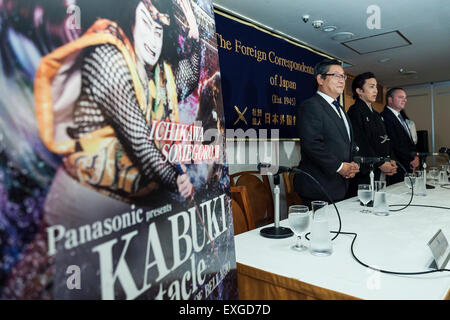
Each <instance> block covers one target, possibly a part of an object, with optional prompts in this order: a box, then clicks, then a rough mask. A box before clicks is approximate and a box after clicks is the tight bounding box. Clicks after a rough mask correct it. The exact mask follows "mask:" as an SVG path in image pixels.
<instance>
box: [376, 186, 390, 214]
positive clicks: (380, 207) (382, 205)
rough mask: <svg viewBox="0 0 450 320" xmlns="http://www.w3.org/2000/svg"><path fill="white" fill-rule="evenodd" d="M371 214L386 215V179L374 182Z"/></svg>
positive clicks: (387, 211)
mask: <svg viewBox="0 0 450 320" xmlns="http://www.w3.org/2000/svg"><path fill="white" fill-rule="evenodd" d="M374 189H375V190H374V192H375V195H374V198H373V214H375V215H377V216H388V215H389V207H388V203H387V194H386V181H375V182H374Z"/></svg>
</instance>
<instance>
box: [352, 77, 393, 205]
mask: <svg viewBox="0 0 450 320" xmlns="http://www.w3.org/2000/svg"><path fill="white" fill-rule="evenodd" d="M352 92H353V99H355V104H353V105H352V106H351V107H350V108H349V109H348V112H347V115H348V117H349V119H350V121H351V123H352V127H353V132H354V134H355V141H356V145H357V146H358V148H359V150H358V155H359V156H361V157H393V155H392V150H391V147H390V141H389V137H388V135H387V132H386V128H385V126H384V122H383V119H382V118H381V116H380V114H379V113H378V112H377V111H376V110H374V109H373V108H372V103H374V102H375V101H376V99H377V95H378V89H377V80H376V79H375V75H374V74H373V73H372V72H365V73H361V74H359V75H357V76H356V77H355V79H353V82H352ZM372 168H373V172H374V180H380V178H381V177H382V176H384V177H386V176H392V175H394V174H395V173H396V172H397V165H396V163H395V161H393V160H391V161H381V162H378V163H374V164H373V166H372ZM372 168H371V166H370V165H367V164H363V165H361V166H360V168H359V170H360V172H359V173H357V174H356V176H355V178H354V179H351V180H350V186H349V191H348V196H349V197H354V196H356V195H357V192H358V185H359V184H369V183H370V171H371V169H372ZM384 177H383V180H384Z"/></svg>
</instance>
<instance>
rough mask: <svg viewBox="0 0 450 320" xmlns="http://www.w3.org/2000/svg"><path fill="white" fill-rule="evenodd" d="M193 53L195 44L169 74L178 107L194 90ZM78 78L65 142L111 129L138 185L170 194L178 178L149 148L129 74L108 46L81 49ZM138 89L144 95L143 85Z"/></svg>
mask: <svg viewBox="0 0 450 320" xmlns="http://www.w3.org/2000/svg"><path fill="white" fill-rule="evenodd" d="M199 49H200V48H199V45H198V44H196V45H195V46H194V48H193V52H194V53H193V54H192V56H191V57H190V59H184V60H181V61H180V63H179V65H178V68H177V70H175V83H176V87H177V95H178V101H181V100H183V99H184V98H185V97H186V96H187V95H189V94H190V93H191V92H192V90H193V89H194V88H195V87H196V86H197V83H198V78H199V73H200V72H199V71H200V68H199V62H200V55H199ZM81 75H82V88H81V95H80V98H79V100H78V102H77V105H76V107H75V109H74V124H75V126H74V127H72V128H69V129H68V134H69V136H70V137H71V138H73V139H78V138H80V137H81V136H82V135H84V134H86V133H89V132H92V131H94V130H97V129H100V128H102V127H105V126H107V125H111V126H112V127H113V128H114V130H115V132H116V134H117V137H118V138H119V140H120V142H121V144H122V146H123V147H124V149H125V151H126V152H127V154H128V155H129V157H130V158H131V159H132V160H133V162H134V163H135V164H136V165H137V166H138V167H139V168H140V169H141V172H142V174H143V177H144V179H143V181H141V185H142V184H146V183H148V182H149V181H151V180H155V179H156V180H158V181H161V182H162V183H163V185H165V186H166V187H168V188H169V189H171V190H172V191H175V190H176V189H177V186H176V178H177V176H178V174H179V173H178V172H177V170H176V169H175V168H174V166H173V165H171V164H170V163H168V162H167V161H164V158H163V156H162V154H161V152H160V151H159V149H158V148H157V147H156V145H155V143H154V142H153V141H152V140H150V139H149V136H150V131H151V124H148V123H147V122H146V121H145V119H144V116H143V114H142V111H141V109H140V108H139V104H138V101H137V98H136V95H135V91H134V87H133V82H132V78H131V73H130V71H129V69H128V65H127V63H126V62H125V59H124V58H123V56H122V53H121V52H120V51H119V50H118V49H117V48H116V47H115V46H114V45H110V44H105V45H100V46H96V47H92V48H90V49H87V52H86V54H85V56H84V58H83V62H82V66H81ZM149 78H150V77H149ZM143 82H146V81H143ZM144 88H145V90H146V92H148V85H147V83H144Z"/></svg>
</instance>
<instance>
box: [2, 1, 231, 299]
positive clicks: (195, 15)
mask: <svg viewBox="0 0 450 320" xmlns="http://www.w3.org/2000/svg"><path fill="white" fill-rule="evenodd" d="M224 146H225V141H224V114H223V105H222V93H221V84H220V70H219V63H218V54H217V42H216V36H215V23H214V13H213V8H212V3H211V0H126V1H125V0H71V1H70V0H0V299H152V300H153V299H164V300H170V299H176V300H183V299H185V300H197V299H198V300H200V299H201V300H215V299H237V282H236V262H235V251H234V239H233V219H232V215H231V204H230V193H229V184H230V183H229V176H228V167H227V165H226V159H225V156H224Z"/></svg>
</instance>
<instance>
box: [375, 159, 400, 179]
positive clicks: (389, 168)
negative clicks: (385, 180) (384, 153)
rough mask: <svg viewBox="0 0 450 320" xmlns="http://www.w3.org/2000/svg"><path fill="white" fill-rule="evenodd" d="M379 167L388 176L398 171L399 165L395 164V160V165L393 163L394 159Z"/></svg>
mask: <svg viewBox="0 0 450 320" xmlns="http://www.w3.org/2000/svg"><path fill="white" fill-rule="evenodd" d="M379 168H380V170H381V171H383V172H384V173H385V174H386V175H387V176H392V175H394V174H396V173H397V165H396V164H395V162H394V165H392V161H388V162H385V163H383V164H382V165H381V166H380V167H379Z"/></svg>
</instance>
